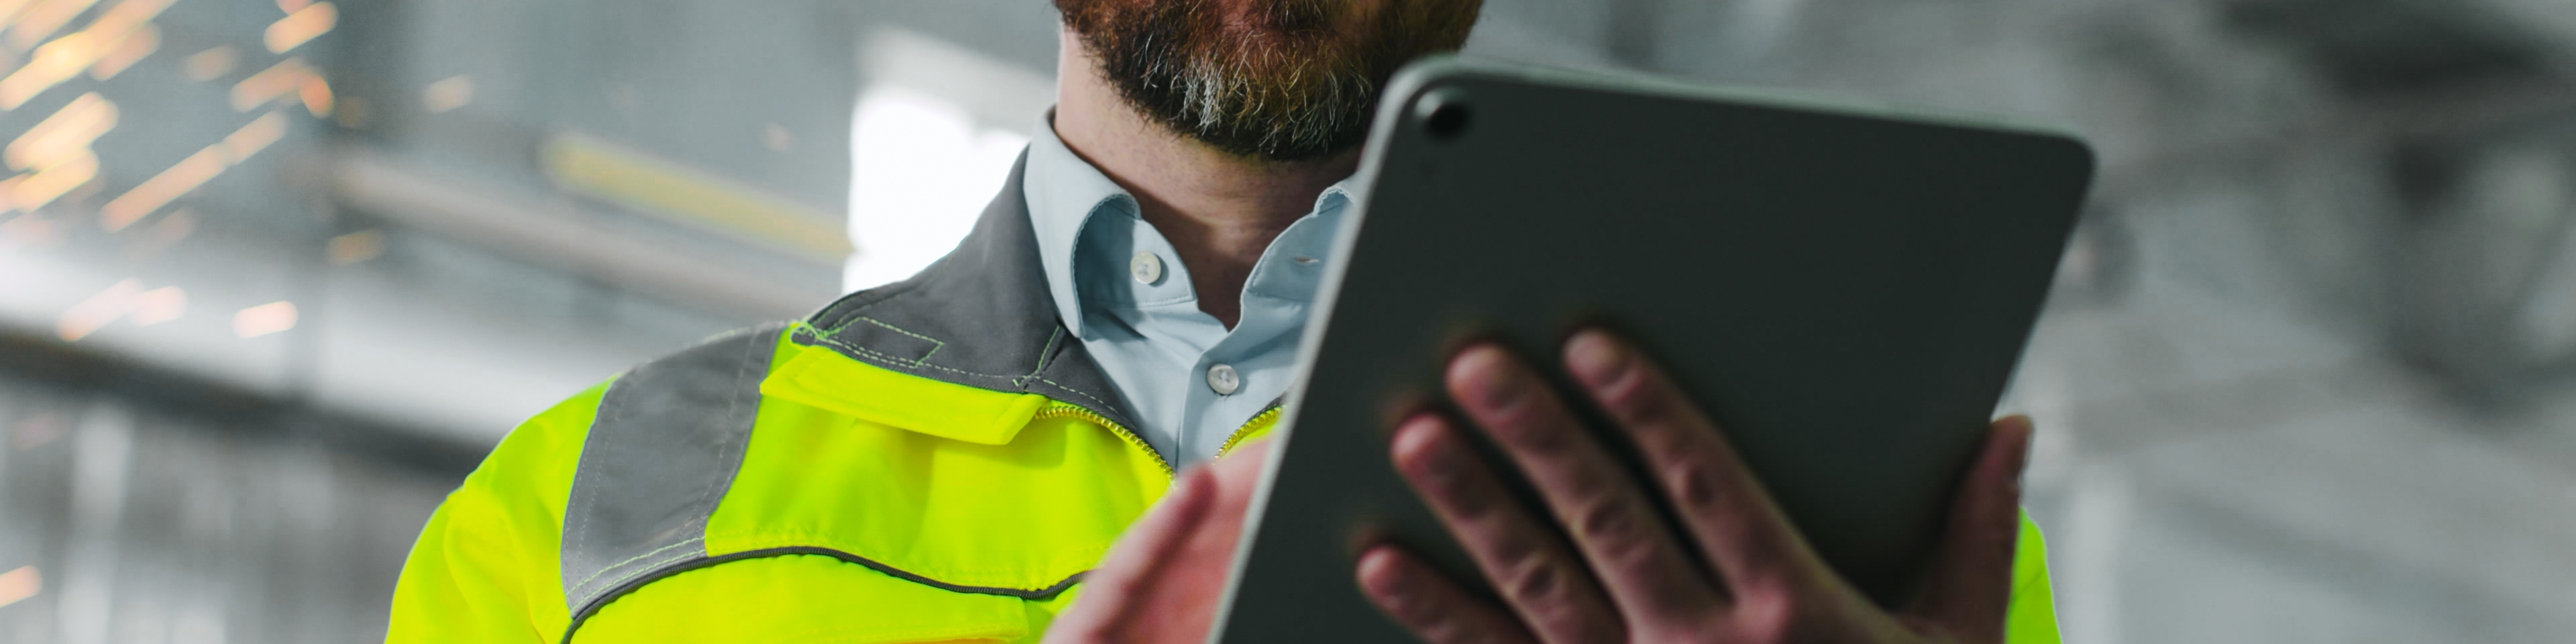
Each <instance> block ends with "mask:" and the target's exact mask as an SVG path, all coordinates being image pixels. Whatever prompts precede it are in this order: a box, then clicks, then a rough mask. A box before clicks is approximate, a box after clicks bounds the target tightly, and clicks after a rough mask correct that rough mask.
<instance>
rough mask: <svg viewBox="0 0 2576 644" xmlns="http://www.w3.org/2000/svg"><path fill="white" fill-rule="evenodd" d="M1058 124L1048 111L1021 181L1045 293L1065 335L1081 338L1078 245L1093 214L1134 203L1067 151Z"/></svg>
mask: <svg viewBox="0 0 2576 644" xmlns="http://www.w3.org/2000/svg"><path fill="white" fill-rule="evenodd" d="M1054 121H1055V113H1054V111H1053V110H1049V111H1048V113H1047V117H1046V118H1044V119H1041V120H1039V122H1038V127H1037V128H1035V129H1036V133H1035V134H1033V135H1031V136H1030V137H1029V162H1028V169H1027V170H1026V174H1025V175H1024V177H1023V179H1022V181H1023V182H1024V183H1023V185H1024V186H1025V192H1026V194H1027V196H1028V200H1029V224H1030V225H1031V226H1033V227H1034V228H1036V230H1037V242H1038V265H1039V266H1040V267H1042V268H1044V269H1045V270H1046V281H1047V291H1048V292H1049V293H1050V294H1052V295H1053V296H1054V297H1055V310H1056V313H1057V317H1060V318H1062V319H1063V320H1064V328H1065V330H1066V331H1071V332H1072V333H1073V335H1074V336H1075V337H1081V336H1082V317H1083V316H1082V296H1081V289H1080V288H1078V287H1077V285H1076V284H1075V282H1074V277H1073V255H1074V248H1075V245H1076V244H1077V243H1078V242H1080V241H1081V237H1082V229H1083V225H1084V224H1085V223H1086V222H1089V221H1090V220H1091V216H1092V214H1093V213H1097V212H1099V211H1100V210H1102V209H1106V208H1124V209H1127V210H1129V211H1133V209H1134V208H1135V207H1136V199H1135V197H1133V196H1131V195H1128V194H1127V190H1126V189H1125V188H1120V187H1118V183H1117V182H1114V181H1110V180H1109V177H1108V175H1104V174H1101V173H1100V169H1099V168H1094V167H1092V166H1091V162H1089V161H1084V160H1082V157H1080V156H1076V155H1075V154H1074V153H1073V150H1072V149H1070V148H1067V147H1065V146H1064V140H1062V139H1058V138H1056V136H1055V123H1054Z"/></svg>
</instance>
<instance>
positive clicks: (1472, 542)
mask: <svg viewBox="0 0 2576 644" xmlns="http://www.w3.org/2000/svg"><path fill="white" fill-rule="evenodd" d="M1393 451H1394V454H1393V456H1394V458H1395V468H1396V471H1397V472H1398V473H1401V474H1403V475H1404V478H1405V480H1406V481H1407V482H1408V483H1411V484H1412V485H1413V489H1414V491H1415V492H1417V493H1419V494H1421V495H1422V500H1423V502H1424V503H1425V504H1426V505H1429V506H1431V511H1432V513H1433V514H1436V515H1438V516H1439V517H1440V522H1441V523H1442V524H1443V525H1446V526H1448V528H1449V534H1450V535H1452V536H1455V537H1457V538H1458V544H1459V545H1460V546H1462V547H1464V548H1465V549H1466V550H1467V554H1468V556H1469V557H1470V558H1472V559H1474V560H1475V561H1476V567H1477V568H1479V569H1481V570H1483V571H1484V573H1485V578H1486V579H1488V580H1491V581H1492V582H1493V584H1494V590H1495V592H1496V593H1499V594H1501V595H1502V598H1503V601H1504V602H1505V603H1508V604H1510V605H1511V607H1512V609H1513V611H1514V612H1516V613H1518V614H1519V615H1520V616H1521V619H1522V621H1523V622H1525V623H1527V624H1529V628H1530V631H1531V632H1532V633H1534V634H1535V635H1537V637H1538V639H1539V640H1540V641H1545V642H1557V643H1562V644H1572V643H1577V642H1615V641H1620V639H1621V637H1622V634H1623V633H1624V632H1625V631H1624V627H1623V626H1622V625H1621V623H1620V619H1619V614H1618V613H1617V612H1614V611H1613V609H1612V608H1611V606H1610V603H1609V600H1608V598H1607V597H1605V596H1604V595H1602V593H1601V587H1600V586H1598V585H1596V584H1595V583H1594V581H1593V578H1592V575H1591V573H1590V572H1589V571H1586V570H1585V569H1584V567H1583V564H1582V563H1581V561H1580V560H1578V559H1575V558H1574V553H1572V552H1569V551H1568V550H1567V549H1566V547H1565V544H1564V542H1563V541H1562V540H1560V539H1558V538H1557V536H1556V533H1555V531H1552V530H1549V529H1547V528H1546V527H1545V526H1543V525H1541V524H1539V523H1538V521H1537V519H1536V518H1535V517H1532V516H1530V514H1529V513H1528V512H1527V511H1525V510H1523V509H1522V508H1521V507H1520V504H1518V503H1514V502H1512V495H1511V493H1510V492H1508V491H1507V490H1505V489H1504V488H1503V485H1502V481H1501V480H1500V479H1498V478H1496V477H1495V474H1494V470H1493V469H1492V467H1491V466H1488V465H1486V463H1485V461H1484V459H1482V458H1479V457H1477V455H1476V454H1474V453H1473V452H1471V451H1469V448H1468V447H1467V445H1465V444H1464V443H1462V442H1461V441H1460V437H1459V436H1458V435H1457V433H1456V432H1455V431H1454V430H1451V429H1450V428H1449V426H1448V423H1447V422H1446V421H1443V420H1441V419H1440V418H1439V417H1437V416H1433V415H1429V414H1425V415H1422V416H1417V417H1415V418H1413V419H1411V420H1408V421H1406V422H1405V423H1404V425H1402V426H1400V427H1397V428H1396V431H1395V444H1394V446H1393Z"/></svg>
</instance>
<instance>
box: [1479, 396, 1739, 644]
mask: <svg viewBox="0 0 2576 644" xmlns="http://www.w3.org/2000/svg"><path fill="white" fill-rule="evenodd" d="M1448 386H1449V391H1450V395H1451V396H1452V397H1453V399H1455V400H1456V401H1458V406H1459V409H1460V410H1461V411H1464V412H1465V413H1466V415H1467V416H1468V417H1469V418H1471V419H1473V420H1475V421H1476V423H1477V424H1478V425H1481V426H1483V427H1484V428H1485V431H1486V433H1488V434H1491V435H1492V436H1493V437H1494V439H1495V442H1496V443H1498V444H1500V445H1501V446H1502V448H1503V453H1504V454H1506V455H1507V456H1509V457H1510V458H1511V460H1512V462H1513V464H1515V465H1518V466H1520V470H1521V472H1522V473H1523V474H1526V475H1528V477H1529V481H1530V483H1531V485H1532V486H1534V487H1536V488H1538V492H1539V496H1540V497H1541V498H1542V499H1543V500H1544V501H1545V502H1546V504H1547V508H1548V510H1549V511H1551V512H1553V513H1554V514H1555V515H1556V518H1557V521H1558V523H1559V524H1560V525H1563V526H1565V532H1566V534H1567V535H1568V536H1571V537H1573V539H1574V547H1575V550H1577V551H1579V552H1581V553H1582V554H1583V558H1584V559H1585V560H1586V561H1588V562H1590V563H1591V567H1592V570H1593V571H1594V572H1595V573H1597V575H1598V576H1599V578H1600V580H1601V585H1602V586H1603V587H1604V588H1605V589H1607V590H1608V591H1609V593H1610V597H1611V599H1613V600H1615V601H1616V603H1617V604H1618V605H1619V607H1620V608H1621V610H1622V611H1623V613H1624V614H1625V615H1626V616H1627V617H1628V618H1629V621H1630V622H1631V623H1648V622H1662V621H1671V619H1670V618H1676V617H1686V616H1690V615H1694V614H1702V613H1704V611H1705V609H1707V608H1710V607H1713V606H1714V605H1715V604H1716V602H1717V601H1718V598H1719V595H1718V593H1717V590H1716V589H1715V588H1714V587H1712V586H1710V584H1709V581H1708V579H1707V578H1706V577H1704V576H1702V575H1700V574H1698V572H1697V571H1696V569H1695V567H1694V566H1693V561H1692V560H1691V558H1689V557H1687V556H1684V555H1683V554H1682V552H1683V551H1682V549H1681V544H1679V543H1675V542H1674V539H1673V531H1672V529H1671V528H1670V527H1669V526H1667V525H1665V523H1664V520H1663V517H1662V516H1661V515H1660V514H1659V513H1657V512H1656V511H1655V509H1654V502H1653V501H1652V500H1651V497H1648V496H1647V495H1646V491H1645V490H1644V489H1642V488H1640V487H1638V485H1637V481H1636V479H1635V478H1634V477H1633V476H1631V475H1630V474H1629V473H1628V469H1627V468H1626V467H1624V466H1622V465H1620V463H1619V462H1618V461H1617V460H1616V459H1613V458H1611V456H1610V453H1609V452H1608V451H1606V450H1604V449H1603V447H1602V445H1601V444H1600V442H1599V441H1597V440H1595V439H1594V437H1593V436H1592V434H1591V433H1590V432H1589V431H1587V430H1586V429H1585V428H1584V426H1583V424H1582V422H1581V421H1579V420H1576V419H1575V417H1574V415H1573V414H1572V413H1570V412H1569V411H1568V410H1567V408H1566V406H1565V403H1564V401H1563V400H1560V399H1559V398H1558V397H1557V395H1556V392H1555V391H1554V390H1553V389H1552V388H1550V387H1548V386H1546V384H1545V381H1544V380H1542V379H1541V378H1540V377H1539V375H1538V373H1537V372H1536V371H1533V370H1531V369H1530V367H1529V365H1528V364H1527V363H1524V362H1522V361H1520V360H1519V359H1517V358H1514V357H1512V355H1511V354H1510V353H1507V352H1505V351H1504V350H1503V349H1501V348H1500V347H1496V346H1493V345H1483V346H1477V347H1470V348H1468V349H1467V350H1465V351H1462V352H1459V354H1458V357H1457V358H1456V359H1454V360H1451V361H1450V365H1449V373H1448Z"/></svg>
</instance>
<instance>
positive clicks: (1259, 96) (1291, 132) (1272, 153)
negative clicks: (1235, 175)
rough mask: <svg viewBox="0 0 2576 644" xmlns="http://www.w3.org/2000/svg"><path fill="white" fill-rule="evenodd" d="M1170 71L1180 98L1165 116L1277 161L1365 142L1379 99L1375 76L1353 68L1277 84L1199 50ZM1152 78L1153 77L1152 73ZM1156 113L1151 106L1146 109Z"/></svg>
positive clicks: (1230, 148)
mask: <svg viewBox="0 0 2576 644" xmlns="http://www.w3.org/2000/svg"><path fill="white" fill-rule="evenodd" d="M1191 58H1192V59H1191V60H1188V61H1186V62H1182V63H1181V64H1180V67H1181V69H1176V70H1174V69H1168V68H1167V70H1157V71H1164V72H1165V73H1164V74H1155V75H1157V76H1165V80H1166V81H1167V82H1169V83H1170V85H1169V86H1170V87H1172V88H1174V89H1177V90H1179V91H1178V92H1177V93H1178V94H1179V95H1180V98H1181V99H1182V100H1181V101H1179V102H1178V103H1179V104H1178V105H1175V106H1173V107H1176V108H1178V110H1177V111H1178V112H1179V113H1177V114H1168V115H1164V120H1166V121H1167V123H1168V124H1169V125H1172V126H1174V127H1175V128H1176V129H1180V130H1183V132H1182V134H1187V135H1190V136H1191V137H1192V138H1195V139H1198V140H1200V141H1202V142H1206V143H1208V144H1210V145H1213V146H1215V147H1217V148H1218V149H1220V150H1224V151H1226V152H1229V153H1233V154H1238V155H1243V156H1257V157H1262V158H1268V159H1273V160H1301V159H1310V158H1315V157H1320V156H1323V155H1326V154H1330V153H1333V152H1336V151H1339V150H1341V149H1343V148H1347V147H1349V146H1351V145H1353V144H1356V143H1358V142H1359V139H1360V137H1361V136H1363V135H1364V134H1365V133H1366V131H1367V128H1368V124H1369V119H1370V116H1371V115H1370V111H1371V108H1372V107H1373V106H1374V105H1375V103H1376V98H1377V96H1376V95H1377V88H1376V83H1375V82H1373V81H1372V80H1371V79H1369V78H1368V77H1367V76H1366V75H1365V74H1362V73H1356V72H1351V71H1342V72H1324V77H1323V78H1321V79H1317V82H1315V83H1314V84H1313V85H1311V86H1304V87H1300V83H1299V82H1298V81H1303V80H1306V79H1301V78H1290V79H1286V80H1287V81H1288V82H1286V83H1281V84H1277V85H1271V84H1266V83H1263V82H1262V81H1261V80H1260V79H1259V78H1257V77H1255V76H1252V75H1249V74H1245V73H1242V71H1241V70H1239V69H1230V67H1232V66H1230V65H1223V64H1219V63H1217V62H1216V61H1211V60H1207V59H1204V58H1199V57H1191ZM1148 82H1153V81H1151V80H1149V81H1148ZM1148 111H1149V112H1150V111H1151V110H1150V108H1149V109H1148Z"/></svg>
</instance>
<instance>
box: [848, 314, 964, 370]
mask: <svg viewBox="0 0 2576 644" xmlns="http://www.w3.org/2000/svg"><path fill="white" fill-rule="evenodd" d="M859 319H861V320H867V321H868V323H869V324H874V325H877V326H881V327H885V328H887V329H891V330H893V331H894V332H896V333H901V334H904V335H908V336H912V337H916V338H921V339H922V341H924V342H929V343H930V352H929V353H924V354H921V357H920V358H916V359H914V360H913V362H916V363H919V362H928V361H929V360H930V356H932V355H936V354H938V353H939V350H940V349H945V348H948V343H946V342H941V341H939V338H934V337H930V336H926V335H922V334H919V333H913V332H911V331H905V330H903V327H898V326H895V325H892V324H886V323H885V321H884V320H879V319H876V318H872V317H867V316H859Z"/></svg>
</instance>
